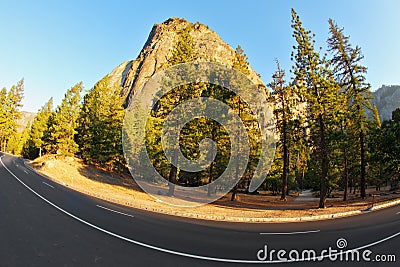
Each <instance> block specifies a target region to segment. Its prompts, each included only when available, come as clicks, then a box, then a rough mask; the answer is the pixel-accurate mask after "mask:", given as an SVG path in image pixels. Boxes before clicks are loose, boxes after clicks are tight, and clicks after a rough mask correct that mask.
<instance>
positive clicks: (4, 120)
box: [0, 79, 24, 151]
mask: <svg viewBox="0 0 400 267" xmlns="http://www.w3.org/2000/svg"><path fill="white" fill-rule="evenodd" d="M23 96H24V79H21V80H20V81H19V82H18V83H17V85H13V86H11V88H10V90H8V91H7V89H6V88H3V89H2V90H1V91H0V101H1V102H0V105H1V110H2V111H1V112H0V149H1V150H3V151H6V148H7V143H8V140H9V139H10V138H11V137H12V136H13V135H14V134H15V133H16V132H17V126H18V125H17V120H18V119H19V118H21V112H20V108H21V107H22V98H23Z"/></svg>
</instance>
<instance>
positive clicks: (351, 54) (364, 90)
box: [328, 19, 372, 198]
mask: <svg viewBox="0 0 400 267" xmlns="http://www.w3.org/2000/svg"><path fill="white" fill-rule="evenodd" d="M329 32H330V37H329V39H328V47H329V51H330V52H331V53H332V54H333V57H332V59H331V60H330V61H331V64H332V66H333V68H334V73H335V75H336V78H337V80H338V82H339V84H340V86H341V87H342V90H343V91H344V93H345V94H346V96H347V103H348V109H349V117H350V118H352V119H353V120H354V123H353V126H354V131H355V133H356V135H357V136H358V146H359V148H358V149H359V153H358V154H359V157H360V173H361V177H360V192H361V197H362V198H365V197H366V193H365V189H366V180H365V179H366V159H365V157H366V155H365V154H366V151H365V135H366V131H367V127H366V124H367V121H368V119H367V116H366V114H365V111H366V109H371V106H370V105H371V104H370V100H371V99H372V94H371V92H370V85H369V84H368V83H367V82H366V79H365V75H366V73H367V68H366V67H365V66H362V65H361V63H360V62H361V61H362V59H363V58H364V56H363V55H362V53H361V48H360V47H359V46H355V47H352V46H351V44H350V42H349V36H345V35H344V33H343V28H339V27H338V26H337V24H336V23H335V22H334V21H333V20H332V19H330V20H329Z"/></svg>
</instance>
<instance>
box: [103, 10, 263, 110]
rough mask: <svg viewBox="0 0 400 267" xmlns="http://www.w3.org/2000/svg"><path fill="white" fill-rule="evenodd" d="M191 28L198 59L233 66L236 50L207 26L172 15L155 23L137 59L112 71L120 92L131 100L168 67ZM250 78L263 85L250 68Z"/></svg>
mask: <svg viewBox="0 0 400 267" xmlns="http://www.w3.org/2000/svg"><path fill="white" fill-rule="evenodd" d="M188 26H189V27H191V29H192V30H191V32H190V34H191V35H192V37H193V40H194V44H195V53H196V54H197V55H198V56H199V59H198V61H216V62H218V63H221V64H224V65H227V66H232V62H233V58H234V56H235V50H234V49H233V48H232V47H231V46H229V45H228V44H226V43H225V42H224V41H223V40H222V39H221V37H220V36H219V35H218V34H217V33H216V32H214V31H212V30H210V29H209V28H208V26H206V25H204V24H201V23H190V22H188V21H186V20H184V19H181V18H171V19H168V20H166V21H164V22H163V23H161V24H155V25H154V26H153V29H152V30H151V32H150V35H149V37H148V39H147V41H146V43H145V44H144V46H143V49H142V50H141V51H140V53H139V56H138V57H137V58H136V59H135V60H131V61H127V62H124V63H122V64H121V65H119V66H118V67H116V68H115V69H114V70H113V71H112V72H111V73H110V77H111V81H112V82H113V83H114V82H117V83H119V84H120V85H121V86H122V92H121V94H122V95H123V96H124V97H126V103H127V104H128V103H130V99H131V97H132V96H133V95H134V94H135V92H136V91H137V90H138V89H140V88H141V87H142V86H143V85H144V84H145V83H146V81H147V80H148V79H149V78H150V77H151V76H152V75H153V74H155V73H156V72H158V71H160V70H163V69H164V68H165V63H166V61H167V59H168V58H169V57H170V56H171V54H172V49H173V45H174V43H175V41H176V39H177V35H178V34H179V32H180V31H181V30H182V29H184V28H186V27H188ZM249 78H250V79H251V80H252V81H253V82H254V83H255V84H256V85H261V84H262V81H261V79H260V76H259V75H258V74H257V73H256V72H255V71H254V70H253V69H252V68H251V67H250V74H249Z"/></svg>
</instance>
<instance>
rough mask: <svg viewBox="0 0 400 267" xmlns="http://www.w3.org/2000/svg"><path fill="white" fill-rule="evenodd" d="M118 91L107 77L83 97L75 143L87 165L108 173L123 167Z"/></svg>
mask: <svg viewBox="0 0 400 267" xmlns="http://www.w3.org/2000/svg"><path fill="white" fill-rule="evenodd" d="M120 91H121V88H120V87H119V86H117V85H111V84H110V77H109V76H106V77H104V78H103V79H101V80H100V81H99V82H97V84H96V85H95V86H94V87H93V88H92V89H91V90H90V91H89V92H88V93H87V94H86V95H85V97H84V101H83V105H82V109H81V112H80V116H79V120H78V121H79V126H78V130H77V132H78V134H77V136H76V142H77V143H78V145H79V148H80V153H81V156H82V158H83V159H84V160H85V161H86V162H90V163H92V162H93V163H99V164H101V165H105V166H107V167H108V168H109V169H120V168H122V166H123V162H124V161H123V152H122V137H121V131H122V124H123V118H124V109H123V106H122V104H123V99H122V97H121V96H120V94H119V92H120Z"/></svg>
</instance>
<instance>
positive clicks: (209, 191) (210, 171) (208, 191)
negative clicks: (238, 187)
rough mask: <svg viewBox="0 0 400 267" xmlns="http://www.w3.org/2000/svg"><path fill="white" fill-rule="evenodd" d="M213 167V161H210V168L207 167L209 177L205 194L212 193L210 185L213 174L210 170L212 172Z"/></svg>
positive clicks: (209, 194)
mask: <svg viewBox="0 0 400 267" xmlns="http://www.w3.org/2000/svg"><path fill="white" fill-rule="evenodd" d="M213 167H214V161H213V162H211V164H210V169H209V178H208V190H207V196H211V195H212V193H214V192H213V191H214V190H213V189H214V187H213V186H212V185H211V183H212V181H213V174H212V172H213Z"/></svg>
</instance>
